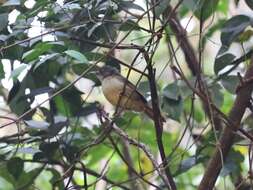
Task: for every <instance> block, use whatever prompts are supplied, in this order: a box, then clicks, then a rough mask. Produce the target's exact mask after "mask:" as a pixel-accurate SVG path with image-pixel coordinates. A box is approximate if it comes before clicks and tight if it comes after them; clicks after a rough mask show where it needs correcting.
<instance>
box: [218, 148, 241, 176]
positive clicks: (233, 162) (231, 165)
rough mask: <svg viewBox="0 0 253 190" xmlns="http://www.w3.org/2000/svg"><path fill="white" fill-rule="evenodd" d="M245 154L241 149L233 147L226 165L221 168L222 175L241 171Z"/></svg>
mask: <svg viewBox="0 0 253 190" xmlns="http://www.w3.org/2000/svg"><path fill="white" fill-rule="evenodd" d="M243 160H244V156H243V155H242V153H240V152H239V151H235V150H234V149H232V150H231V151H230V152H229V155H228V157H227V159H226V161H225V163H224V167H223V168H222V170H221V173H220V175H221V176H222V177H224V176H227V175H229V174H231V173H240V172H241V167H240V164H241V163H242V162H243Z"/></svg>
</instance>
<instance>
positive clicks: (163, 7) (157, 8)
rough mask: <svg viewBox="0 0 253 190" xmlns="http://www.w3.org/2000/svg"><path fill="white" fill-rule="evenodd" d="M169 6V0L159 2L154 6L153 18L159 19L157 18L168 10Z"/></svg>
mask: <svg viewBox="0 0 253 190" xmlns="http://www.w3.org/2000/svg"><path fill="white" fill-rule="evenodd" d="M169 4H170V0H161V1H159V4H158V5H157V6H155V16H156V18H159V16H160V15H161V14H162V13H163V12H164V11H165V10H166V9H167V8H168V6H169Z"/></svg>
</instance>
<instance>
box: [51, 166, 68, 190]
mask: <svg viewBox="0 0 253 190" xmlns="http://www.w3.org/2000/svg"><path fill="white" fill-rule="evenodd" d="M47 170H48V171H50V172H51V173H52V178H51V179H50V183H51V184H52V186H55V187H58V189H64V183H63V180H59V179H61V174H60V173H59V172H58V171H57V170H56V169H54V168H48V169H47Z"/></svg>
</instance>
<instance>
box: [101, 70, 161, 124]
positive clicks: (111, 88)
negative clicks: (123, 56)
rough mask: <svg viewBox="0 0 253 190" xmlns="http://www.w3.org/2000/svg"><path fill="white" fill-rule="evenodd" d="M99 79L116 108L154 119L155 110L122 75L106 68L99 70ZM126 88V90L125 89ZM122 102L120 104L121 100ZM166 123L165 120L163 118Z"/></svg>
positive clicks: (107, 97)
mask: <svg viewBox="0 0 253 190" xmlns="http://www.w3.org/2000/svg"><path fill="white" fill-rule="evenodd" d="M97 74H98V78H99V79H100V80H101V84H102V91H103V93H104V95H105V97H106V99H107V100H108V101H109V102H110V103H111V104H112V105H114V106H117V105H118V106H119V107H120V108H123V109H127V110H133V111H136V112H144V113H146V114H147V115H148V116H149V117H150V118H151V119H153V117H154V116H153V115H154V114H153V110H152V108H151V107H150V106H149V105H148V102H147V100H146V99H145V98H144V96H143V95H142V94H141V93H140V92H138V91H137V90H136V87H135V86H134V85H133V84H132V83H131V82H129V81H128V80H127V79H126V78H124V77H123V76H122V75H120V73H119V72H118V71H117V70H116V69H114V68H112V67H109V66H104V67H102V68H100V69H99V70H98V73H97ZM124 86H125V89H124ZM120 97H121V99H120V102H119V98H120ZM161 121H162V122H164V121H165V119H164V118H161Z"/></svg>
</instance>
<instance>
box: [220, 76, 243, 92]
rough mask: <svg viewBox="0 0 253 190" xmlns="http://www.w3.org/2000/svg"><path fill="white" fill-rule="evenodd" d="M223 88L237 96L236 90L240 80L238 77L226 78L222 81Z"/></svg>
mask: <svg viewBox="0 0 253 190" xmlns="http://www.w3.org/2000/svg"><path fill="white" fill-rule="evenodd" d="M221 84H222V86H223V87H224V88H225V89H226V90H227V91H228V92H230V93H231V94H235V91H236V88H237V86H238V84H239V78H238V76H236V75H229V76H225V77H223V78H222V79H221Z"/></svg>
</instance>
